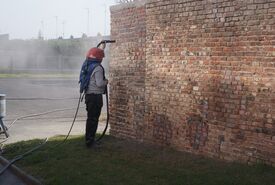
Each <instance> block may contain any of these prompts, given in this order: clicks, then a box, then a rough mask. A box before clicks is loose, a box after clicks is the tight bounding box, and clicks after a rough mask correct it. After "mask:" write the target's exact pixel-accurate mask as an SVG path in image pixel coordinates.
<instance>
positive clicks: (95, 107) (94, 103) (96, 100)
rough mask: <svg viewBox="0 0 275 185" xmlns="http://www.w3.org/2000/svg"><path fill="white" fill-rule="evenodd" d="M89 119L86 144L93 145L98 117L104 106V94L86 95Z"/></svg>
mask: <svg viewBox="0 0 275 185" xmlns="http://www.w3.org/2000/svg"><path fill="white" fill-rule="evenodd" d="M85 103H86V110H87V121H86V134H85V139H86V145H87V146H91V145H93V143H94V140H95V134H96V130H97V126H98V119H99V116H100V113H101V108H102V106H103V101H102V95H101V94H100V95H95V94H88V95H86V97H85Z"/></svg>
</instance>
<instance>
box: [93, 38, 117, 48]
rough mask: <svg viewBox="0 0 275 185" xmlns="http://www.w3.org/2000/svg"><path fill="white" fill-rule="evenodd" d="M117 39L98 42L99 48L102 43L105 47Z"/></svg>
mask: <svg viewBox="0 0 275 185" xmlns="http://www.w3.org/2000/svg"><path fill="white" fill-rule="evenodd" d="M115 42H116V40H102V41H101V42H100V43H98V45H97V48H99V47H100V46H101V45H103V48H102V49H105V47H106V44H108V43H115Z"/></svg>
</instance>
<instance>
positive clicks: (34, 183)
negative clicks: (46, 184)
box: [0, 156, 42, 185]
mask: <svg viewBox="0 0 275 185" xmlns="http://www.w3.org/2000/svg"><path fill="white" fill-rule="evenodd" d="M0 163H1V164H3V165H4V166H5V165H7V164H8V163H9V161H8V160H7V159H5V158H4V157H2V156H0ZM8 170H9V171H10V172H12V173H13V174H14V175H15V176H17V177H18V178H19V179H20V180H22V182H24V183H26V184H27V185H42V184H41V182H39V181H38V180H37V179H35V178H34V177H32V176H30V175H28V174H26V173H25V172H24V171H22V170H21V169H20V168H18V167H16V166H15V165H14V164H12V165H11V166H10V167H9V168H8Z"/></svg>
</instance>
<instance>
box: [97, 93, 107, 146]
mask: <svg viewBox="0 0 275 185" xmlns="http://www.w3.org/2000/svg"><path fill="white" fill-rule="evenodd" d="M106 108H107V119H106V126H105V128H104V130H103V132H102V134H101V135H100V136H99V137H98V138H97V139H96V142H99V141H100V140H101V139H102V138H103V137H104V136H105V133H106V131H107V129H108V125H109V96H108V88H106Z"/></svg>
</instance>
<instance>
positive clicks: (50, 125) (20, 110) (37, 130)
mask: <svg viewBox="0 0 275 185" xmlns="http://www.w3.org/2000/svg"><path fill="white" fill-rule="evenodd" d="M0 94H6V117H4V119H3V122H4V124H5V125H6V126H7V127H9V126H10V124H11V123H12V122H13V121H14V120H15V119H17V118H20V117H24V116H28V115H33V114H40V113H45V112H50V111H55V110H58V111H56V112H52V113H49V114H45V115H40V116H35V117H28V118H24V119H21V120H18V121H16V122H15V123H14V124H13V125H11V127H10V128H9V130H8V133H9V135H10V137H9V138H8V140H7V141H6V143H13V142H17V141H22V140H30V139H36V138H45V137H51V136H55V135H66V134H67V133H68V131H69V128H70V126H71V123H72V121H73V118H74V114H75V111H76V107H77V104H78V99H79V86H78V81H77V79H75V78H49V77H47V78H0ZM103 99H104V106H103V108H102V113H103V114H104V113H106V105H105V96H104V97H103ZM61 109H66V110H63V111H62V110H61ZM103 114H102V115H103ZM85 120H86V110H85V103H84V101H83V102H81V104H80V109H79V112H78V116H77V119H76V122H75V126H74V128H73V130H72V132H71V134H72V135H75V134H77V135H78V134H84V133H85ZM104 127H105V121H104V122H102V123H100V124H99V128H98V132H101V131H102V130H103V129H104ZM4 138H5V136H4V134H1V135H0V142H1V141H2V140H3V139H4Z"/></svg>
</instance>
